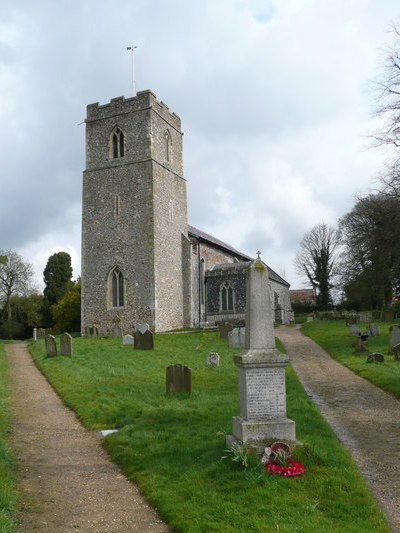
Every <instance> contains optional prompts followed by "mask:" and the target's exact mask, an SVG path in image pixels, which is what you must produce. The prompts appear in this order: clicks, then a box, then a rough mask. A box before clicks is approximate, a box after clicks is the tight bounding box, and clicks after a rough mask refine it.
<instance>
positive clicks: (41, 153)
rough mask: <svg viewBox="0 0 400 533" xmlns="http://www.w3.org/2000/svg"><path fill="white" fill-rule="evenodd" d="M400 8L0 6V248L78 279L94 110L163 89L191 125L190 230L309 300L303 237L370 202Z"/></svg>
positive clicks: (328, 4) (136, 0)
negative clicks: (57, 262)
mask: <svg viewBox="0 0 400 533" xmlns="http://www.w3.org/2000/svg"><path fill="white" fill-rule="evenodd" d="M399 16H400V6H399V3H398V0H203V1H202V0H200V1H199V0H158V1H157V0H152V1H149V0H115V1H113V2H110V1H104V0H68V1H66V0H58V1H57V2H55V1H54V0H35V1H33V0H18V2H16V1H15V0H2V2H1V5H0V120H1V124H2V127H1V129H0V154H1V172H0V180H1V181H0V186H1V193H0V248H2V249H13V250H17V251H18V252H19V253H21V254H22V255H23V256H24V257H25V258H26V259H28V260H29V261H31V262H32V263H33V265H34V267H35V270H36V273H37V279H38V280H40V279H41V277H42V272H43V269H44V267H45V265H46V261H47V259H48V257H49V256H50V255H51V254H52V253H54V252H57V251H61V250H64V251H67V252H69V253H70V254H71V256H72V258H73V267H74V276H77V275H79V273H80V222H81V183H82V170H83V169H84V166H85V161H84V124H82V122H83V121H84V119H85V114H86V105H87V104H89V103H92V102H100V103H106V102H108V101H109V100H110V99H111V98H113V97H116V96H120V95H124V96H130V95H131V90H132V89H131V56H130V53H129V52H127V50H126V47H127V46H128V45H130V44H134V45H137V46H138V48H137V52H136V55H135V61H136V62H135V70H136V84H137V89H138V90H144V89H151V90H152V91H153V92H155V94H156V95H157V97H158V98H159V99H160V100H163V101H164V102H166V103H167V105H168V106H169V107H170V109H171V110H173V111H174V112H175V113H177V114H178V115H179V116H180V117H181V119H182V128H183V131H184V133H185V135H184V165H185V177H186V179H187V186H188V204H189V222H190V223H191V224H192V225H194V226H196V227H198V228H200V229H202V230H204V231H206V232H208V233H211V234H213V235H215V236H216V237H218V238H220V239H222V240H224V241H226V242H228V243H229V244H231V245H232V246H234V247H236V248H238V249H240V250H242V251H243V252H245V253H247V254H249V255H252V256H254V255H255V252H256V250H257V249H260V250H261V251H262V258H263V259H264V260H265V261H266V262H268V263H269V264H270V266H272V268H274V269H275V270H276V271H277V272H279V273H280V274H281V275H283V276H285V277H286V279H287V280H288V281H289V282H290V283H291V284H292V288H298V287H299V286H301V285H302V283H301V282H300V280H299V278H298V277H296V274H295V271H294V268H293V258H294V253H295V250H296V248H297V246H298V243H299V241H300V240H301V237H302V235H303V234H304V232H306V231H307V230H309V229H311V228H312V227H313V226H314V225H315V224H317V223H320V222H322V221H325V222H327V223H330V224H335V223H336V221H337V219H338V218H339V217H340V216H341V215H343V214H344V213H346V212H348V211H349V210H350V209H351V207H352V203H353V197H354V194H355V193H357V192H366V191H367V190H368V189H369V188H373V187H374V186H375V184H374V181H373V180H374V178H375V177H376V175H377V173H378V172H379V170H380V169H381V168H382V166H383V164H384V161H385V157H387V154H385V153H384V151H383V150H378V149H373V150H372V149H367V146H368V142H369V141H368V139H367V138H366V136H367V135H368V133H369V132H371V131H372V130H373V129H374V128H375V126H376V119H374V118H373V117H372V110H373V98H372V95H371V91H370V81H371V80H372V79H373V78H374V77H376V75H377V73H378V72H379V65H380V64H381V63H382V55H383V53H382V49H383V48H384V46H385V44H387V43H390V42H391V41H392V36H391V34H390V33H389V26H390V24H391V23H393V22H395V21H398V20H399Z"/></svg>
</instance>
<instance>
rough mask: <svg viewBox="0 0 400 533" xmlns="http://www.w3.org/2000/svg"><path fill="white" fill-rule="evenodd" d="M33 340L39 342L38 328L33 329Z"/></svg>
mask: <svg viewBox="0 0 400 533" xmlns="http://www.w3.org/2000/svg"><path fill="white" fill-rule="evenodd" d="M33 340H34V341H37V328H33Z"/></svg>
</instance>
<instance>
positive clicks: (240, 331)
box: [228, 328, 246, 348]
mask: <svg viewBox="0 0 400 533" xmlns="http://www.w3.org/2000/svg"><path fill="white" fill-rule="evenodd" d="M245 338H246V328H233V329H232V331H230V332H229V333H228V344H229V347H230V348H244V343H245Z"/></svg>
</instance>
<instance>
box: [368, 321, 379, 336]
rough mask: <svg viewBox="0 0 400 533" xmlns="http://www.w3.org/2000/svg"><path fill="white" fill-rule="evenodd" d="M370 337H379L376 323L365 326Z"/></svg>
mask: <svg viewBox="0 0 400 533" xmlns="http://www.w3.org/2000/svg"><path fill="white" fill-rule="evenodd" d="M367 332H368V335H369V336H370V337H379V328H378V326H377V325H376V324H370V325H369V326H368V328H367Z"/></svg>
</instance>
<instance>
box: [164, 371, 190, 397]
mask: <svg viewBox="0 0 400 533" xmlns="http://www.w3.org/2000/svg"><path fill="white" fill-rule="evenodd" d="M166 389H167V394H175V393H179V392H186V393H188V394H190V393H191V392H192V369H191V368H189V367H188V366H185V365H180V364H176V365H170V366H168V367H167V372H166Z"/></svg>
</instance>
